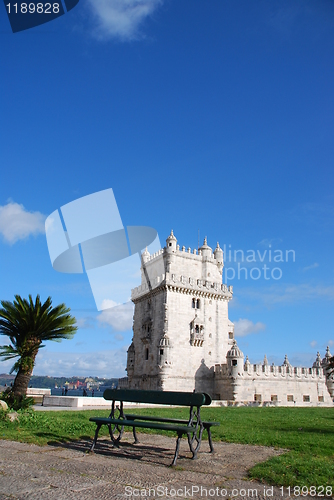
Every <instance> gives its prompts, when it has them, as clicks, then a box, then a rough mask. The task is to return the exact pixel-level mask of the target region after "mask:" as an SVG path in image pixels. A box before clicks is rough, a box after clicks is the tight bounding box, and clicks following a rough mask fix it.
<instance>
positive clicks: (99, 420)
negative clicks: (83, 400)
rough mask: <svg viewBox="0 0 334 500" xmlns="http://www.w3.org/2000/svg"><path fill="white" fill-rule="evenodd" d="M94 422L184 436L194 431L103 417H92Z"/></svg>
mask: <svg viewBox="0 0 334 500" xmlns="http://www.w3.org/2000/svg"><path fill="white" fill-rule="evenodd" d="M89 420H90V421H92V422H95V423H100V424H104V425H109V424H110V425H119V426H123V425H124V426H128V427H142V428H145V429H161V430H164V431H177V432H182V433H183V434H188V433H189V432H193V431H194V427H189V426H183V427H181V426H180V425H168V424H164V423H159V422H141V421H140V422H138V421H137V422H135V421H134V420H127V419H122V418H103V417H101V418H100V417H91V418H90V419H89Z"/></svg>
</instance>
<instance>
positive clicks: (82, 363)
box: [33, 347, 127, 378]
mask: <svg viewBox="0 0 334 500" xmlns="http://www.w3.org/2000/svg"><path fill="white" fill-rule="evenodd" d="M126 351H127V349H126V348H125V347H123V348H120V349H112V350H105V351H93V352H89V353H73V352H63V353H59V352H58V353H56V352H48V351H47V350H43V349H42V350H40V351H39V353H38V355H37V357H36V364H35V368H34V372H33V374H34V375H50V376H58V377H72V376H78V377H87V376H90V375H92V376H94V377H107V378H108V377H125V376H126V372H125V366H126Z"/></svg>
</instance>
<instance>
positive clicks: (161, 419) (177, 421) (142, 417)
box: [124, 413, 220, 427]
mask: <svg viewBox="0 0 334 500" xmlns="http://www.w3.org/2000/svg"><path fill="white" fill-rule="evenodd" d="M124 416H125V417H126V418H128V419H129V420H147V421H148V422H150V421H152V422H171V423H175V424H186V423H187V422H188V420H184V419H183V420H182V419H178V418H164V417H152V416H151V415H129V414H128V413H125V415H124ZM202 424H203V425H204V427H205V426H207V427H208V426H212V425H220V423H219V422H204V421H203V420H202Z"/></svg>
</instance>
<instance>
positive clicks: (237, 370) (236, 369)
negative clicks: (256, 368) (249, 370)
mask: <svg viewBox="0 0 334 500" xmlns="http://www.w3.org/2000/svg"><path fill="white" fill-rule="evenodd" d="M226 359H227V369H228V373H229V375H231V376H232V377H233V378H237V376H238V375H242V374H243V372H244V354H243V352H242V351H240V349H239V347H238V345H237V341H236V340H234V342H233V345H232V347H231V349H230V350H229V351H228V352H227V354H226Z"/></svg>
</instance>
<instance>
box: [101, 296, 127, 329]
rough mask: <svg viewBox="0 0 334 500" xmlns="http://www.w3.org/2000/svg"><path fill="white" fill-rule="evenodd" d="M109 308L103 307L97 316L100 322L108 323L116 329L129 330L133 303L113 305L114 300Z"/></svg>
mask: <svg viewBox="0 0 334 500" xmlns="http://www.w3.org/2000/svg"><path fill="white" fill-rule="evenodd" d="M110 302H112V303H113V304H112V305H111V309H105V310H104V311H102V313H101V314H99V315H98V316H97V319H98V321H99V322H100V323H102V324H106V325H110V326H112V327H113V329H114V330H116V331H125V330H131V328H132V320H133V304H132V303H131V302H128V303H127V304H120V305H117V306H114V304H115V303H114V302H113V301H110Z"/></svg>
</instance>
